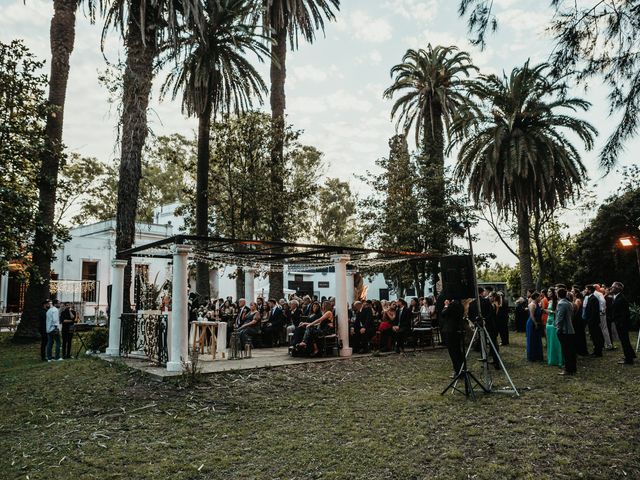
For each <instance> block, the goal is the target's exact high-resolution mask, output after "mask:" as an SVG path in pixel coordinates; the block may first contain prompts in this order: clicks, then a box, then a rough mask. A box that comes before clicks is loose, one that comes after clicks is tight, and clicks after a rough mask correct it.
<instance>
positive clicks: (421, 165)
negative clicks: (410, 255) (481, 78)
mask: <svg viewBox="0 0 640 480" xmlns="http://www.w3.org/2000/svg"><path fill="white" fill-rule="evenodd" d="M475 70H477V68H476V67H475V66H474V65H473V64H472V63H471V58H470V57H469V54H468V53H466V52H463V51H459V50H458V48H457V47H454V46H450V47H443V46H440V45H438V46H436V47H432V46H431V45H430V44H429V45H428V46H427V48H426V50H425V49H420V50H412V49H410V50H407V53H405V55H404V57H403V58H402V63H400V64H398V65H396V66H394V67H393V68H392V69H391V76H392V77H393V84H392V85H391V86H390V87H389V88H387V89H386V90H385V91H384V96H385V97H386V98H393V97H394V96H395V95H396V94H399V95H400V96H399V98H398V99H397V100H396V101H395V103H394V105H393V108H392V109H391V117H392V118H394V117H396V116H397V117H398V123H397V128H400V126H401V125H402V130H403V131H404V132H405V134H406V132H408V130H410V129H411V128H414V129H415V136H416V137H415V138H416V145H418V146H419V148H420V151H421V155H420V156H419V157H418V181H417V188H418V193H419V195H420V196H421V197H423V199H424V201H425V203H426V211H425V212H424V216H425V220H426V223H427V228H428V232H429V233H428V234H427V235H426V236H425V245H424V248H425V249H431V250H435V251H440V252H443V253H444V252H445V251H446V250H447V249H448V245H449V240H448V237H449V236H450V232H449V227H448V222H447V220H448V219H447V211H446V198H445V197H446V194H445V178H444V152H445V136H449V134H450V129H451V125H452V123H453V121H454V119H455V118H456V117H457V116H459V115H460V114H461V113H462V112H463V111H466V109H467V108H468V107H469V99H468V96H467V93H466V90H465V87H466V84H467V82H468V80H467V78H468V77H469V75H470V74H471V72H473V71H475ZM430 270H431V274H432V275H433V278H434V285H435V282H436V281H437V274H438V266H437V262H432V264H431V268H430Z"/></svg>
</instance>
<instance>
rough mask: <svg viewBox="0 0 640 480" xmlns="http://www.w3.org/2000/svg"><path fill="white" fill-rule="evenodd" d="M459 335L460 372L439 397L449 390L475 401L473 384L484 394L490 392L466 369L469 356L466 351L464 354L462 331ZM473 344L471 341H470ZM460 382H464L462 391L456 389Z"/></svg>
mask: <svg viewBox="0 0 640 480" xmlns="http://www.w3.org/2000/svg"><path fill="white" fill-rule="evenodd" d="M458 333H459V335H460V343H461V347H462V352H463V355H464V356H463V357H462V367H461V368H460V371H459V372H458V373H457V374H456V376H455V377H454V378H453V380H452V381H451V383H450V384H449V385H448V386H447V388H445V389H444V390H443V391H442V393H441V394H440V395H444V394H445V393H447V391H449V390H451V391H452V392H454V391H455V392H459V393H462V394H464V396H465V397H466V398H467V399H469V398H471V399H472V400H475V399H476V392H475V391H474V389H473V385H474V383H475V384H476V385H477V386H478V387H480V388H481V389H482V391H483V392H484V393H490V390H488V389H487V388H486V387H485V386H484V385H483V384H482V382H480V380H478V379H477V378H476V377H475V376H474V375H473V373H471V372H470V371H469V370H468V369H467V356H468V355H469V352H468V351H466V352H465V344H464V330H463V331H461V332H458ZM474 337H475V333H474ZM472 342H473V339H472ZM469 348H471V346H469ZM460 380H462V381H464V390H462V389H461V388H459V387H458V382H459V381H460Z"/></svg>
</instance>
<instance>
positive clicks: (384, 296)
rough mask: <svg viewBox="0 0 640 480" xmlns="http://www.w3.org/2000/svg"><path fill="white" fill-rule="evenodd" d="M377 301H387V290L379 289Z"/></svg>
mask: <svg viewBox="0 0 640 480" xmlns="http://www.w3.org/2000/svg"><path fill="white" fill-rule="evenodd" d="M379 300H389V289H388V288H381V289H380V298H379Z"/></svg>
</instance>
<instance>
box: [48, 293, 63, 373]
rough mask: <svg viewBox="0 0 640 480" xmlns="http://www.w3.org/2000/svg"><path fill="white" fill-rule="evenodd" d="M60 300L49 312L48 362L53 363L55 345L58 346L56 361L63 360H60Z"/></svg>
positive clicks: (56, 301) (55, 302)
mask: <svg viewBox="0 0 640 480" xmlns="http://www.w3.org/2000/svg"><path fill="white" fill-rule="evenodd" d="M59 308H60V300H54V301H53V305H51V307H49V310H47V337H48V342H47V361H49V362H51V361H53V358H52V357H51V353H52V352H51V350H52V349H53V343H54V342H55V344H56V358H55V360H62V358H60V311H59Z"/></svg>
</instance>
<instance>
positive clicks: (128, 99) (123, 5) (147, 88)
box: [103, 0, 204, 311]
mask: <svg viewBox="0 0 640 480" xmlns="http://www.w3.org/2000/svg"><path fill="white" fill-rule="evenodd" d="M105 13H106V20H105V25H104V29H103V40H104V38H105V36H106V33H107V32H108V30H109V29H110V28H116V29H118V30H120V32H121V34H122V36H123V38H124V46H125V51H126V62H125V70H124V77H123V91H122V117H121V119H120V124H119V126H120V167H119V176H118V178H119V180H118V202H117V208H116V252H117V253H116V255H117V256H118V257H119V258H122V254H121V252H122V251H123V250H126V249H128V248H130V247H131V246H132V245H133V240H134V237H135V222H136V213H137V208H138V194H139V186H140V176H141V172H142V149H143V147H144V144H145V141H146V139H147V133H148V126H147V107H148V105H149V94H150V92H151V86H152V82H153V76H154V73H155V67H156V61H157V57H158V55H159V53H160V45H161V44H162V43H163V42H164V41H165V39H167V38H170V39H172V40H173V41H174V45H175V44H177V38H178V37H179V27H180V25H181V23H182V22H184V21H189V22H191V23H192V24H193V25H194V26H195V28H196V29H197V30H198V31H199V32H203V31H204V15H203V11H202V5H201V2H200V1H199V0H180V1H174V0H113V1H112V2H111V4H110V6H109V7H108V8H107V9H106V12H105ZM181 21H182V22H181ZM123 287H124V288H123V295H124V303H123V305H124V307H123V308H124V309H125V311H128V310H129V309H130V305H131V298H130V290H131V262H129V264H128V265H127V267H126V269H125V276H124V285H123Z"/></svg>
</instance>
